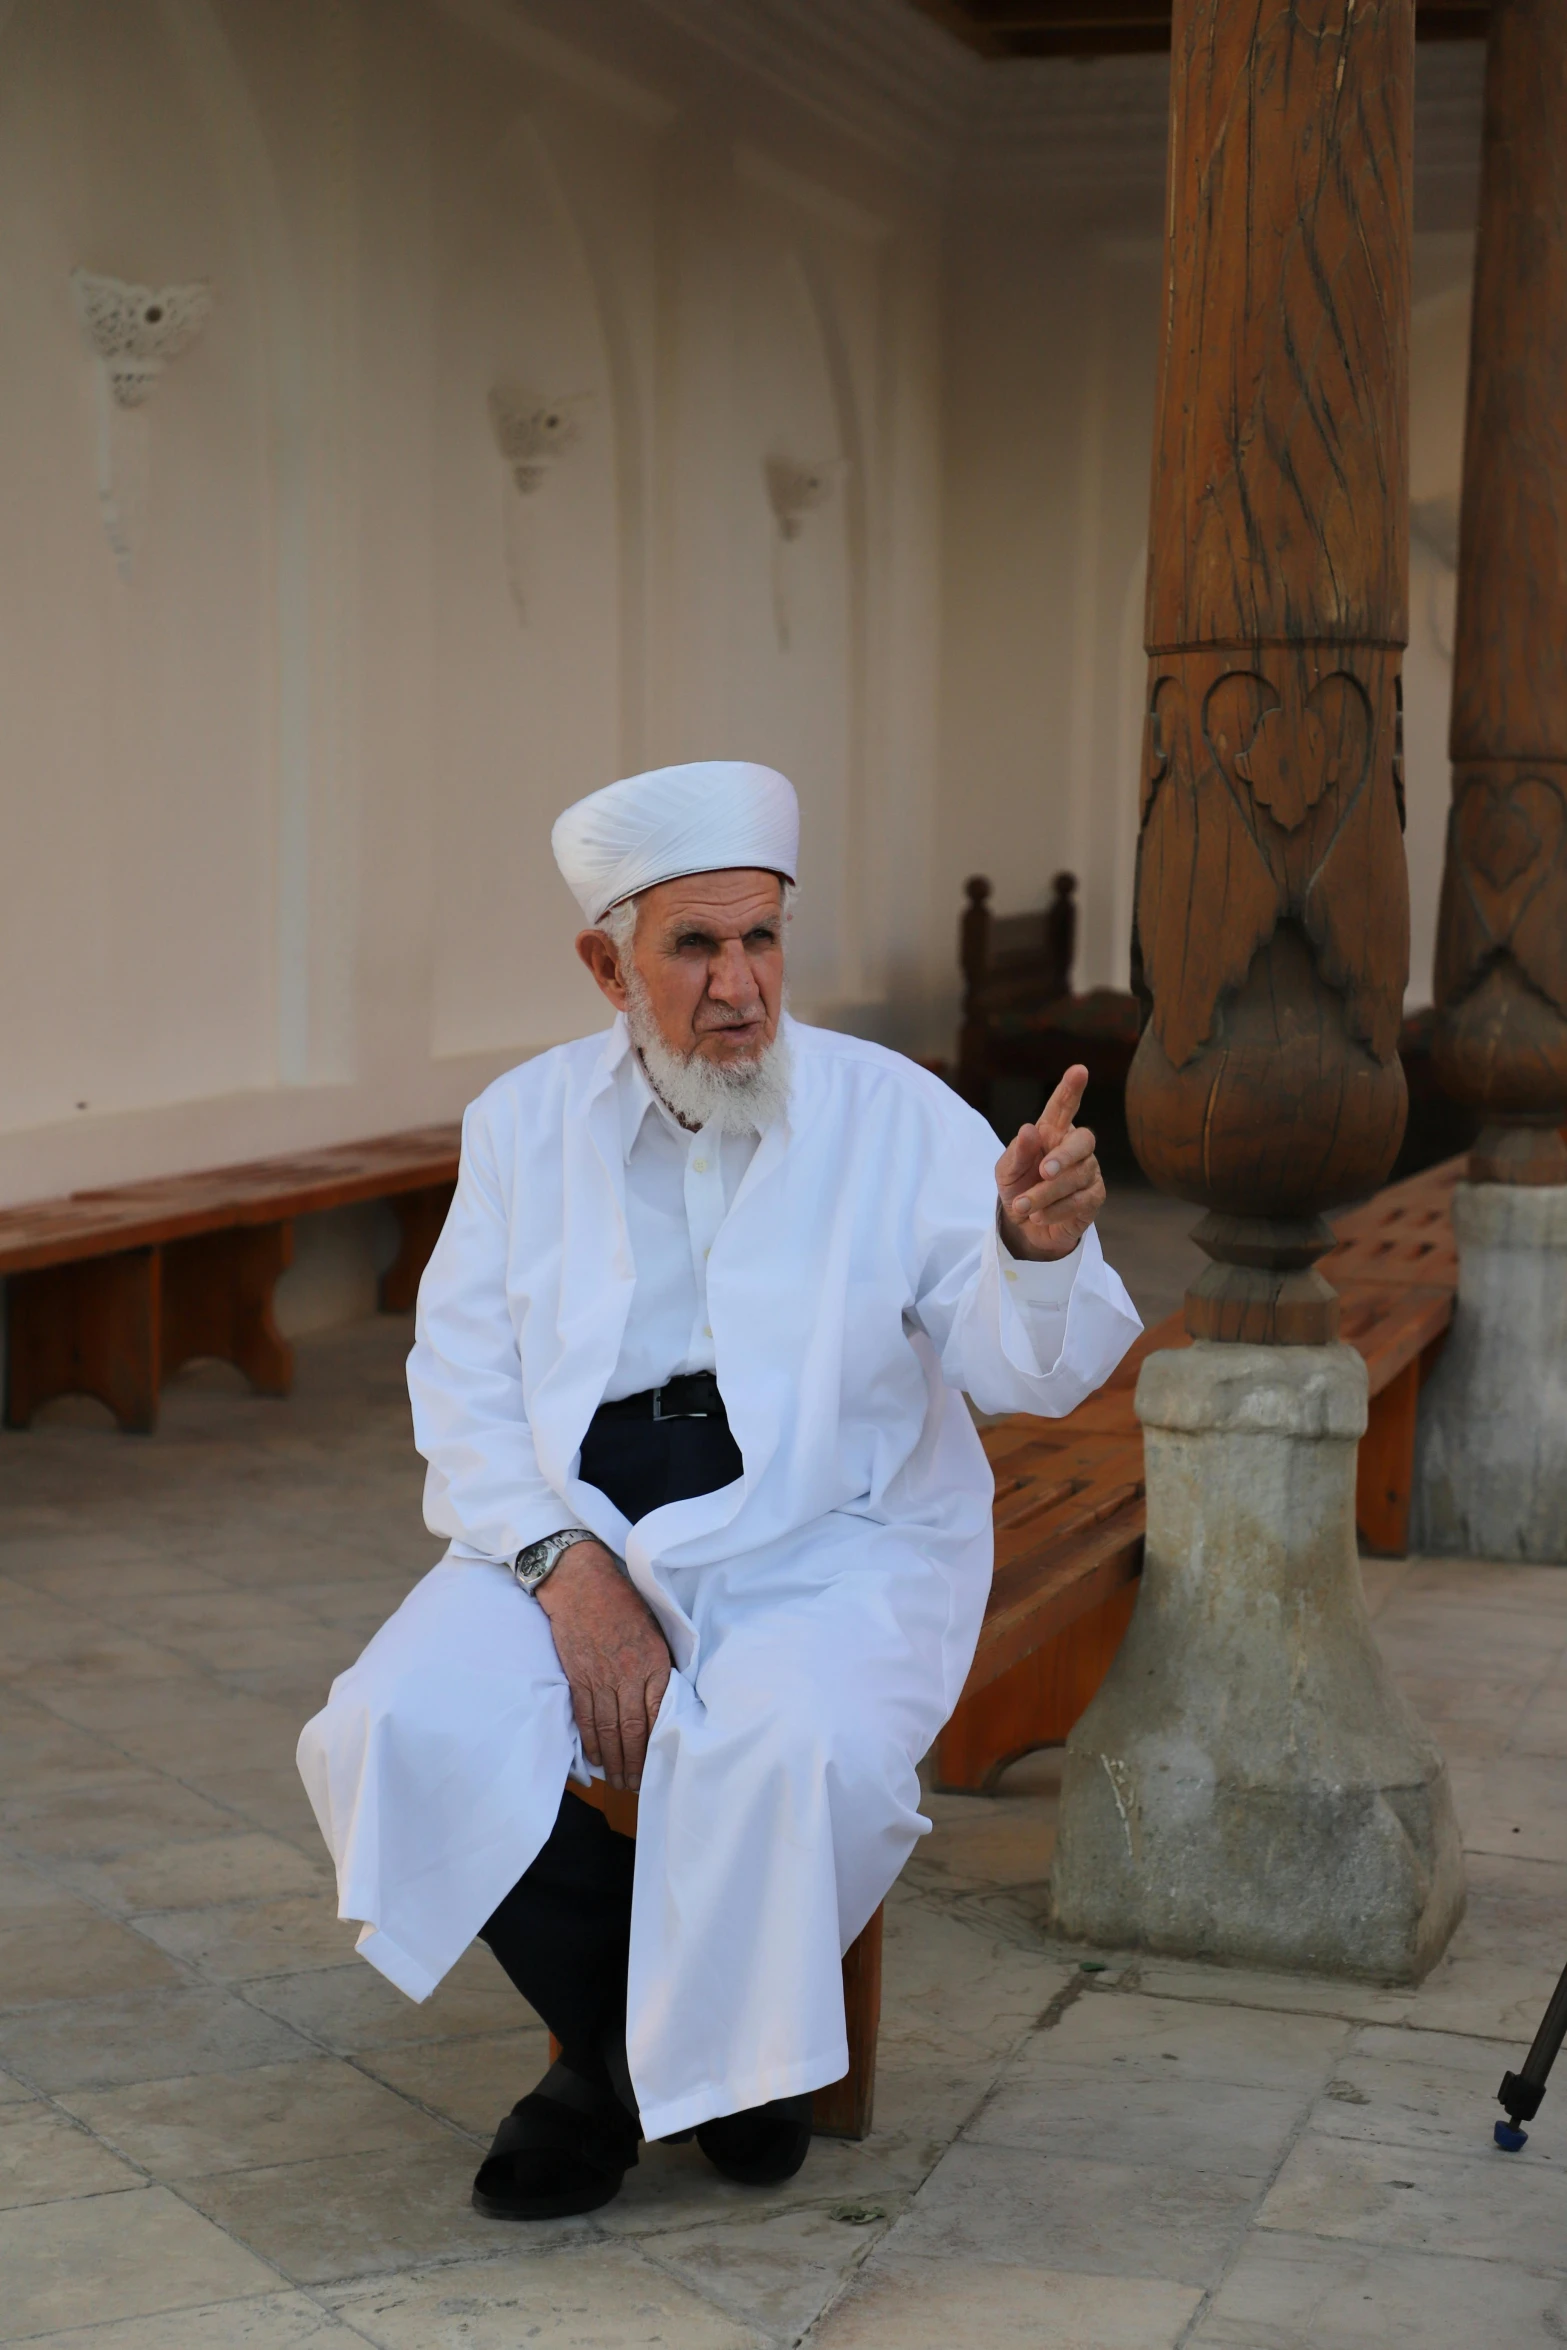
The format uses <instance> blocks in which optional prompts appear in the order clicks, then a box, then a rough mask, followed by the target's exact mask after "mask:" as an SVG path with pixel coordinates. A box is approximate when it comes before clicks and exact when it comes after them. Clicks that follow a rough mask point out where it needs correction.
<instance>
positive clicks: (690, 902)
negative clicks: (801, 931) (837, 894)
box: [577, 866, 784, 1067]
mask: <svg viewBox="0 0 1567 2350" xmlns="http://www.w3.org/2000/svg"><path fill="white" fill-rule="evenodd" d="M783 931H784V923H783V885H782V883H781V882H780V881H779V878H778V876H777V874H776V873H766V872H760V871H757V870H756V869H754V868H751V867H743V866H742V867H738V868H735V869H733V870H731V871H727V872H723V873H694V874H692V875H691V876H690V877H689V878H688V879H685V880H681V881H661V882H660V883H659V884H658V885H657V887H656V888H653V889H650V890H647V891H645V892H644V893H643V895H642V897H641V898H640V899H639V901H638V904H637V927H636V933H635V936H634V938H633V941H632V945H631V960H632V963H633V965H634V966H635V969H636V973H637V976H638V977H639V978H640V980H641V982H642V985H643V987H644V988H645V989H646V991H647V1002H648V1006H649V1008H650V1009H651V1011H652V1014H653V1018H654V1020H655V1021H656V1023H657V1026H658V1032H659V1034H660V1036H661V1037H662V1038H663V1041H664V1043H665V1044H666V1045H667V1046H668V1048H669V1050H670V1051H671V1052H672V1053H675V1054H678V1055H679V1057H680V1058H681V1059H682V1060H689V1059H690V1058H691V1056H692V1054H693V1053H696V1054H700V1055H701V1057H702V1058H703V1059H704V1060H706V1061H710V1062H713V1063H714V1064H716V1065H718V1066H720V1067H724V1066H733V1065H736V1064H744V1063H747V1062H752V1061H756V1060H758V1059H759V1058H760V1057H761V1055H762V1053H763V1052H765V1051H766V1049H767V1047H768V1046H769V1045H770V1044H771V1043H772V1041H773V1039H774V1037H775V1036H776V1035H777V1033H778V1020H779V1015H780V1013H781V1011H782V1009H783V989H784V943H783ZM577 952H578V953H579V954H580V955H581V957H582V959H583V961H584V962H585V963H586V964H587V966H588V969H589V970H590V971H591V972H592V973H593V976H594V978H595V979H596V980H597V981H598V983H599V986H600V987H601V988H602V989H603V991H604V993H605V995H606V996H608V998H609V1000H610V1002H611V1003H612V1004H613V1005H614V1006H615V1008H616V1010H617V1011H624V1010H625V1008H626V988H625V983H624V981H623V979H622V978H621V975H620V968H619V964H618V961H617V958H616V955H615V950H614V947H613V945H612V943H611V941H610V940H609V939H608V938H607V937H606V936H605V933H604V932H603V931H602V930H589V931H584V932H583V933H582V935H581V937H580V938H579V939H578V941H577Z"/></svg>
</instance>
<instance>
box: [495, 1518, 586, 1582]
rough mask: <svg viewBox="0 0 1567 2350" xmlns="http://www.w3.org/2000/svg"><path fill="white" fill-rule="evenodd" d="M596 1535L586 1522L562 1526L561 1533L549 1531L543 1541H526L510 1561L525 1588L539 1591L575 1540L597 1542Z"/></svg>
mask: <svg viewBox="0 0 1567 2350" xmlns="http://www.w3.org/2000/svg"><path fill="white" fill-rule="evenodd" d="M597 1539H598V1538H597V1536H596V1535H594V1534H591V1533H590V1532H589V1531H588V1529H587V1527H586V1526H562V1527H561V1529H560V1531H559V1532H558V1533H555V1534H546V1535H545V1536H544V1539H543V1540H542V1541H541V1542H530V1543H527V1544H526V1545H525V1546H524V1547H523V1549H521V1550H519V1551H518V1553H517V1555H516V1557H515V1558H514V1559H513V1560H512V1562H511V1571H512V1573H513V1574H514V1575H515V1576H516V1578H517V1581H518V1582H519V1583H520V1584H521V1585H522V1588H523V1590H524V1591H537V1589H538V1588H539V1585H540V1584H541V1583H542V1582H543V1581H544V1579H545V1577H546V1576H547V1575H550V1574H552V1573H553V1572H554V1570H555V1567H556V1564H557V1563H558V1561H559V1560H560V1558H561V1557H562V1555H563V1554H564V1553H565V1552H566V1551H568V1550H570V1549H571V1547H572V1545H573V1544H574V1543H577V1542H594V1541H596V1540H597Z"/></svg>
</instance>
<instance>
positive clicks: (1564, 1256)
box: [1411, 1183, 1567, 1563]
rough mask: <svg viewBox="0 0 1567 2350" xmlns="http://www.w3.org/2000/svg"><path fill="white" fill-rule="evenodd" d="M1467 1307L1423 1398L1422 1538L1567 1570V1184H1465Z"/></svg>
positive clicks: (1461, 1264)
mask: <svg viewBox="0 0 1567 2350" xmlns="http://www.w3.org/2000/svg"><path fill="white" fill-rule="evenodd" d="M1453 1230H1454V1232H1455V1234H1456V1236H1457V1240H1458V1310H1457V1312H1456V1314H1455V1315H1454V1318H1453V1327H1452V1331H1451V1333H1450V1334H1449V1337H1448V1341H1447V1344H1446V1346H1445V1347H1444V1348H1443V1350H1442V1353H1441V1356H1440V1358H1439V1359H1438V1362H1437V1366H1436V1369H1435V1370H1434V1371H1433V1372H1432V1374H1431V1377H1430V1378H1429V1379H1428V1380H1427V1382H1426V1385H1425V1388H1424V1391H1423V1392H1422V1394H1421V1398H1420V1420H1419V1426H1418V1431H1417V1434H1416V1439H1415V1489H1414V1513H1413V1518H1414V1522H1413V1529H1412V1534H1411V1540H1412V1541H1413V1543H1414V1545H1415V1547H1416V1548H1417V1549H1420V1550H1432V1551H1444V1552H1450V1553H1451V1552H1457V1553H1460V1554H1462V1555H1463V1556H1465V1557H1468V1558H1482V1559H1531V1560H1534V1561H1536V1562H1539V1563H1555V1562H1558V1561H1559V1562H1563V1563H1567V1187H1564V1186H1562V1185H1557V1184H1551V1185H1540V1186H1537V1185H1531V1184H1513V1183H1460V1184H1459V1186H1458V1188H1457V1190H1456V1191H1455V1192H1454V1194H1453Z"/></svg>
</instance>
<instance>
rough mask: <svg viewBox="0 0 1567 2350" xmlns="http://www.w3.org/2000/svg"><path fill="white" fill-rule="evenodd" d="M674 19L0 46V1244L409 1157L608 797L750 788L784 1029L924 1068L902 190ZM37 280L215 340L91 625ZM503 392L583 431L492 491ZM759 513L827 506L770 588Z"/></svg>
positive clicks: (19, 5)
mask: <svg viewBox="0 0 1567 2350" xmlns="http://www.w3.org/2000/svg"><path fill="white" fill-rule="evenodd" d="M678 13H679V12H678V11H675V12H673V14H672V13H671V11H669V10H667V9H665V8H661V7H659V6H656V5H653V4H652V0H604V5H602V6H600V7H597V8H595V10H594V11H592V12H591V15H588V14H587V13H586V12H581V11H578V10H576V9H573V8H570V7H562V6H560V5H557V4H554V0H539V4H538V5H537V6H525V5H520V4H515V5H514V4H513V0H268V5H267V7H266V8H265V9H257V8H256V7H254V6H252V5H250V0H114V5H113V6H109V5H107V0H10V4H9V5H7V4H6V0H0V691H3V696H4V706H5V709H6V714H7V726H6V750H5V761H4V768H3V771H0V772H3V781H0V1200H17V1199H25V1198H29V1197H35V1196H41V1195H46V1194H48V1193H51V1192H56V1191H60V1190H65V1189H68V1188H73V1187H79V1186H88V1185H93V1184H100V1183H105V1182H112V1181H115V1180H117V1179H126V1178H133V1177H136V1176H139V1175H146V1174H153V1173H158V1172H161V1171H164V1170H168V1169H177V1168H180V1167H183V1166H198V1165H210V1164H214V1163H220V1162H221V1161H223V1160H225V1159H229V1158H236V1159H237V1158H243V1157H247V1156H250V1155H253V1154H256V1153H260V1152H267V1151H278V1150H286V1149H288V1148H291V1147H300V1146H304V1145H308V1144H310V1143H313V1142H317V1141H329V1140H333V1139H337V1138H346V1137H350V1136H353V1135H358V1134H366V1133H374V1132H380V1131H386V1130H388V1129H391V1128H395V1127H397V1126H400V1125H403V1124H412V1123H416V1122H423V1121H425V1120H428V1119H431V1118H436V1117H442V1116H455V1115H456V1114H457V1113H458V1112H459V1111H460V1110H461V1108H462V1106H463V1105H464V1103H465V1102H467V1101H468V1100H469V1099H471V1097H472V1096H473V1094H474V1093H475V1092H476V1091H478V1090H479V1088H480V1087H481V1086H482V1085H483V1084H484V1083H485V1082H486V1081H487V1080H488V1079H489V1077H490V1076H491V1075H493V1074H494V1073H495V1072H496V1071H498V1070H499V1069H501V1068H503V1067H505V1066H507V1065H508V1064H509V1063H510V1062H512V1061H513V1060H515V1059H517V1058H519V1057H521V1056H522V1055H524V1054H527V1053H530V1052H533V1051H536V1050H538V1049H539V1048H541V1047H542V1046H545V1045H547V1044H549V1043H550V1042H552V1041H554V1040H556V1039H558V1038H560V1037H563V1036H567V1035H572V1034H576V1033H580V1032H581V1031H582V1030H583V1029H584V1028H586V1027H590V1026H593V1025H596V1024H598V1022H599V1020H600V1019H601V1017H602V1005H601V1003H600V1000H599V999H598V998H597V996H596V995H595V994H594V992H593V991H592V989H591V987H590V986H589V984H588V982H587V981H586V979H585V977H584V975H583V974H582V972H581V971H580V968H579V967H578V966H577V964H576V963H575V960H574V958H573V956H572V953H571V943H570V942H571V937H572V933H573V930H574V928H575V921H574V909H573V907H572V905H571V902H570V900H569V898H568V896H567V894H566V892H565V890H564V887H563V885H562V884H561V883H560V881H559V878H558V876H557V875H556V873H555V871H554V867H553V865H552V863H551V861H550V859H549V853H548V834H549V826H550V822H551V820H552V819H553V817H554V815H555V813H556V812H557V811H558V809H559V808H560V807H561V806H563V805H564V804H565V803H566V802H567V801H568V800H570V799H572V798H575V797H576V796H578V795H579V794H580V793H582V792H584V791H588V790H591V789H592V788H594V787H595V786H596V785H597V784H599V783H602V782H605V781H607V780H609V779H610V778H611V777H613V776H614V775H616V774H620V773H625V772H627V771H629V770H630V769H632V768H634V767H636V766H638V765H641V764H647V763H651V762H653V761H655V760H662V759H669V758H679V757H690V756H703V755H720V754H726V753H728V754H744V755H749V756H753V757H760V758H764V759H773V760H776V761H777V762H778V763H779V764H781V765H784V766H785V767H787V768H788V770H789V771H790V772H791V774H793V776H794V777H795V780H796V782H797V784H798V786H799V788H800V793H801V798H802V801H803V803H804V805H805V809H806V812H807V835H806V841H807V845H806V850H805V877H804V878H805V883H806V887H805V890H804V892H803V895H802V901H801V910H800V917H799V930H798V955H797V962H796V972H795V980H794V988H795V1000H796V1002H797V1004H798V1005H799V1007H800V1008H801V1009H802V1010H803V1011H805V1012H806V1013H807V1014H808V1015H809V1014H811V1013H816V1014H818V1015H819V1016H823V1017H827V1018H852V1019H858V1020H859V1021H861V1022H862V1023H863V1024H867V1025H875V1026H876V1027H877V1028H878V1030H879V1031H880V1032H885V1033H889V1034H891V1033H895V1032H898V1030H899V1027H900V1022H901V1024H902V1027H903V1029H904V1030H905V1031H907V1030H909V1028H910V1025H911V1020H912V1019H914V1018H916V1017H917V1015H913V1014H911V1013H910V1010H909V1007H910V1006H911V1005H917V1003H918V996H919V989H920V987H921V986H922V985H924V984H925V982H926V979H927V977H928V973H929V969H930V965H931V962H932V959H933V956H934V953H935V949H934V948H933V945H932V942H931V939H930V938H929V936H928V935H927V932H928V907H929V904H930V902H931V892H930V883H929V876H930V859H931V848H932V832H933V805H934V791H933V778H934V712H935V703H936V694H937V677H936V669H937V664H936V659H935V641H936V629H937V625H938V601H937V594H936V585H935V582H936V570H937V559H938V552H939V545H938V525H939V485H938V456H939V452H938V440H937V427H938V416H939V399H940V384H939V368H940V353H939V332H938V320H939V295H940V251H939V238H938V235H937V229H936V222H937V195H936V192H935V187H934V180H933V175H932V172H931V171H930V169H929V168H927V167H926V165H925V164H924V163H923V162H921V164H920V167H919V168H915V167H914V165H913V164H912V163H911V160H910V154H909V153H908V152H907V151H905V149H904V148H903V147H902V146H900V143H899V138H898V137H897V136H896V135H894V133H893V132H892V131H882V132H878V133H877V134H876V135H875V136H867V135H866V133H865V130H864V126H863V125H860V126H859V127H855V126H854V125H852V124H851V125H847V126H846V125H845V124H843V123H842V122H840V123H838V124H837V125H834V124H833V123H831V122H830V121H828V120H827V119H826V118H825V117H824V115H823V113H822V110H821V108H820V107H819V106H813V105H810V104H807V103H804V102H803V101H802V99H801V97H800V96H799V94H798V92H797V91H795V90H794V89H793V88H792V87H791V86H790V73H789V71H788V70H785V66H783V65H780V64H779V63H778V62H777V61H772V62H770V61H769V59H768V58H767V57H765V56H764V57H761V58H759V59H758V60H757V61H756V62H755V64H754V65H748V64H746V63H745V62H744V61H737V60H735V59H733V58H730V57H727V56H726V55H725V54H724V52H723V49H722V45H721V43H716V42H715V40H714V39H713V38H711V37H709V34H708V33H706V32H704V31H703V29H702V28H700V27H698V28H697V29H695V30H693V29H691V28H689V27H686V26H683V25H682V24H681V23H679V22H677V21H675V18H676V17H677V16H678ZM898 22H899V24H900V25H901V23H902V12H901V9H900V11H899V15H898ZM936 38H937V37H936V36H935V35H934V34H932V33H931V32H930V31H929V30H928V28H925V27H923V26H920V27H918V29H917V33H916V41H917V42H918V41H926V42H929V41H932V40H935V39H936ZM938 46H940V44H939V43H938ZM78 266H86V267H87V268H89V269H93V270H96V271H99V272H105V273H109V274H113V275H117V276H120V277H123V278H125V279H128V280H133V281H137V282H146V283H150V284H154V285H156V284H161V283H164V282H167V281H183V280H189V279H198V278H200V279H206V280H209V281H210V284H211V287H212V293H213V308H212V313H211V318H210V321H209V323H208V325H207V327H206V329H205V331H204V332H203V334H202V335H201V336H200V337H199V339H198V340H197V341H196V342H195V344H194V345H193V346H192V348H191V349H190V350H189V351H188V352H187V353H185V354H184V355H183V356H181V357H179V358H178V359H176V360H174V361H173V362H172V363H171V365H170V367H169V369H168V371H167V374H166V376H165V377H164V379H163V380H162V381H161V383H160V384H159V385H158V387H157V389H156V391H155V393H154V395H153V398H152V400H151V402H150V403H149V405H148V408H147V409H146V411H145V421H146V427H147V437H148V443H149V448H150V459H151V469H150V491H149V496H148V501H147V508H146V515H145V523H144V528H143V530H142V533H141V535H140V538H139V540H138V543H137V546H136V549H135V553H134V560H133V562H132V564H131V566H130V569H129V573H128V576H122V574H121V571H120V570H119V569H118V568H117V566H116V562H115V558H114V554H113V552H112V550H111V548H110V545H109V543H108V539H107V537H106V534H105V531H104V528H103V525H102V520H101V517H100V513H99V509H98V502H97V498H98V493H97V485H96V478H95V455H96V442H95V434H96V430H97V425H96V414H97V410H96V405H95V403H96V399H97V395H98V379H97V367H96V362H95V361H94V360H93V359H92V358H91V357H90V355H89V354H88V352H87V350H86V348H85V346H84V343H83V341H82V338H81V335H80V332H79V329H78V326H77V322H76V319H75V316H74V313H73V309H72V302H71V295H70V285H69V280H70V273H71V271H72V269H73V268H75V267H78ZM501 385H504V386H509V387H512V388H513V390H515V391H519V392H520V391H528V392H534V393H537V394H538V395H539V397H540V398H541V399H542V400H546V401H561V402H565V403H568V404H569V408H570V413H571V415H572V417H573V420H574V422H575V424H576V426H577V428H578V429H577V432H576V437H575V439H574V442H573V444H572V446H571V447H570V448H569V449H568V450H567V451H565V452H564V453H563V454H562V455H561V456H560V458H559V460H558V462H556V463H554V464H552V466H551V467H550V468H549V470H548V473H547V475H546V478H544V479H543V481H542V482H540V483H539V484H538V485H537V486H536V487H535V488H533V489H531V490H530V491H528V492H527V493H524V492H522V491H521V490H519V488H518V487H517V485H516V483H515V481H514V480H513V478H512V475H511V473H510V471H509V469H508V467H507V465H506V463H505V462H504V461H503V459H502V456H501V453H500V451H499V449H498V447H497V445H496V441H495V437H494V433H493V430H492V425H491V419H490V414H489V405H488V403H489V398H490V394H491V392H492V390H494V389H495V388H496V387H497V386H501ZM776 458H787V459H790V460H793V461H795V462H798V463H802V464H808V465H820V466H822V467H824V468H825V469H826V470H827V475H828V491H827V495H826V497H825V499H824V500H823V502H822V503H821V504H820V505H819V506H818V507H817V508H816V509H815V510H814V511H812V512H810V513H808V514H806V515H804V516H803V517H802V518H801V527H800V530H799V533H798V535H797V536H796V537H794V538H792V539H791V540H789V541H788V542H787V543H786V542H785V541H784V539H783V538H782V537H781V535H780V532H779V529H778V524H777V520H776V518H775V516H774V513H773V511H772V508H771V506H770V504H769V496H768V486H767V474H766V467H767V462H768V460H769V459H776ZM890 805H891V806H894V807H895V809H896V813H897V823H896V827H895V828H894V827H892V826H889V825H888V823H887V821H886V817H887V812H888V809H889V806H890ZM894 829H895V831H896V838H893V831H894ZM941 952H943V953H944V952H945V940H944V939H943V940H942V942H941ZM345 1229H346V1227H345ZM313 1245H314V1244H313ZM326 1245H327V1244H326V1242H325V1241H323V1243H322V1246H323V1248H324V1247H325V1246H326ZM355 1249H356V1251H357V1256H358V1258H359V1259H361V1260H363V1259H364V1258H365V1246H364V1236H363V1234H360V1235H359V1238H358V1240H357V1241H356V1242H355ZM318 1253H319V1252H318ZM365 1277H366V1272H365V1264H364V1263H363V1262H361V1263H360V1265H359V1270H358V1272H357V1273H356V1275H355V1277H354V1278H355V1281H356V1282H357V1284H358V1287H359V1288H363V1286H364V1280H365ZM305 1286H308V1284H302V1283H301V1281H300V1280H299V1279H298V1278H294V1279H293V1289H294V1290H295V1291H300V1290H301V1289H302V1287H305ZM296 1304H298V1301H297V1300H296ZM298 1311H299V1312H307V1311H308V1309H307V1308H306V1307H305V1306H303V1305H298Z"/></svg>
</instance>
